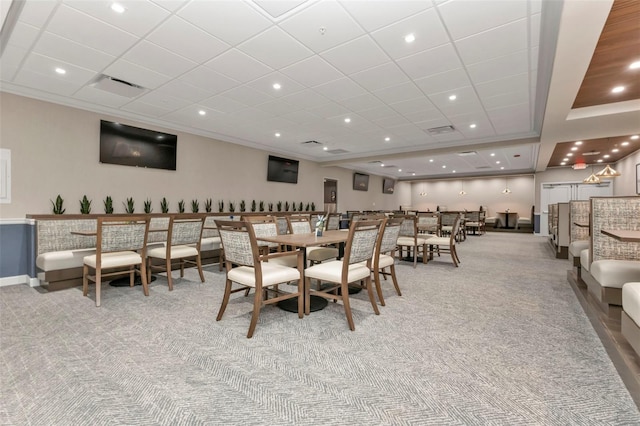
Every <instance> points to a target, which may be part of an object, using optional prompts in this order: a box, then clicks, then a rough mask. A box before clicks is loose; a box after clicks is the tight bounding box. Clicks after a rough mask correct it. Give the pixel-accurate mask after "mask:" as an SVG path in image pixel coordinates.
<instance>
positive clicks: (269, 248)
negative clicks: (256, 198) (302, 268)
mask: <svg viewBox="0 0 640 426" xmlns="http://www.w3.org/2000/svg"><path fill="white" fill-rule="evenodd" d="M241 220H243V221H245V222H250V223H251V225H252V228H253V232H254V233H255V235H256V238H257V239H258V248H259V249H260V250H261V251H262V254H269V253H272V252H285V251H286V247H283V246H282V245H281V244H278V243H274V242H269V241H262V240H260V237H275V236H276V235H280V231H279V229H278V223H277V221H276V218H275V217H273V216H263V215H260V216H246V217H243V218H242V219H241ZM289 254H290V255H289V256H282V257H280V256H279V257H276V258H274V259H271V262H275V263H279V264H281V265H285V266H290V267H293V268H296V267H297V264H298V263H297V262H298V260H297V255H296V254H295V253H294V252H289Z"/></svg>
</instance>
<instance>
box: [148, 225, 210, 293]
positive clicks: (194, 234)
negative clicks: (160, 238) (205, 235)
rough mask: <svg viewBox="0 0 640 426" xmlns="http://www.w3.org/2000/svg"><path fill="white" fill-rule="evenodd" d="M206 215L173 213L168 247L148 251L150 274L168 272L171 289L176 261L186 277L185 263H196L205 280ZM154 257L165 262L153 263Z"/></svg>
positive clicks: (202, 279) (170, 288)
mask: <svg viewBox="0 0 640 426" xmlns="http://www.w3.org/2000/svg"><path fill="white" fill-rule="evenodd" d="M204 220H205V216H204V215H200V214H188V213H187V214H185V213H182V214H180V215H172V216H171V218H170V219H169V230H168V232H167V244H166V247H157V248H153V249H150V250H149V251H148V252H147V272H148V274H149V276H150V275H151V272H152V271H153V270H158V271H164V272H166V273H167V281H168V283H169V291H172V290H173V278H172V277H171V269H172V267H173V265H174V261H178V262H177V264H178V265H179V266H180V277H184V266H185V264H187V263H189V264H195V265H196V267H197V268H198V273H199V274H200V280H201V281H202V282H204V274H203V272H202V260H201V258H200V244H201V240H202V229H203V227H204ZM153 259H160V260H163V261H164V262H163V264H156V265H154V264H153Z"/></svg>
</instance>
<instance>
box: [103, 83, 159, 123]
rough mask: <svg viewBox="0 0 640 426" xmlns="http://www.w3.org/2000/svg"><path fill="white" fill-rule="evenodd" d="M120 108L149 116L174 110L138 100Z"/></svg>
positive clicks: (157, 115)
mask: <svg viewBox="0 0 640 426" xmlns="http://www.w3.org/2000/svg"><path fill="white" fill-rule="evenodd" d="M93 90H97V89H93ZM107 94H108V93H107ZM120 109H121V110H123V111H130V112H133V113H136V114H140V115H145V116H147V117H162V116H163V115H165V114H169V113H170V112H171V111H172V110H170V109H166V108H160V107H159V106H158V105H152V104H148V103H146V102H140V101H137V100H136V101H133V102H129V103H128V104H126V105H123V106H122V107H121V108H120Z"/></svg>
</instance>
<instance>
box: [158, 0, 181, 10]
mask: <svg viewBox="0 0 640 426" xmlns="http://www.w3.org/2000/svg"><path fill="white" fill-rule="evenodd" d="M151 1H153V2H154V3H155V4H157V5H158V6H160V7H163V8H165V9H167V10H168V11H169V12H175V11H176V10H178V9H179V8H181V7H182V6H184V5H185V2H184V0H151Z"/></svg>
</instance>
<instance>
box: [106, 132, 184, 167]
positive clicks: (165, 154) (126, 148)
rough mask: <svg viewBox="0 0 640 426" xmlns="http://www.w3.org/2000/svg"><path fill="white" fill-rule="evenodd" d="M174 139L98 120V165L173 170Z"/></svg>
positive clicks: (174, 155) (174, 162)
mask: <svg viewBox="0 0 640 426" xmlns="http://www.w3.org/2000/svg"><path fill="white" fill-rule="evenodd" d="M177 145H178V137H177V136H176V135H171V134H168V133H162V132H156V131H153V130H146V129H140V128H138V127H133V126H127V125H125V124H120V123H114V122H111V121H105V120H100V162H101V163H108V164H120V165H123V166H135V167H148V168H153V169H166V170H175V169H176V150H177Z"/></svg>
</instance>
